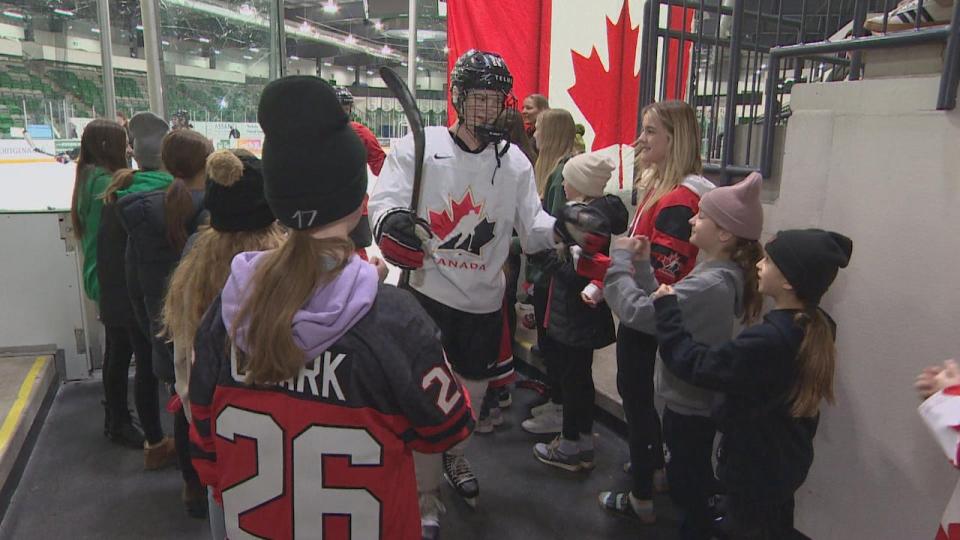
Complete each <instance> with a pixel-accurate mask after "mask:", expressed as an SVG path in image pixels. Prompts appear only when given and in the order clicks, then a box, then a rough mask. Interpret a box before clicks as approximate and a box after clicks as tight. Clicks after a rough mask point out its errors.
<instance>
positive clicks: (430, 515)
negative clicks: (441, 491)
mask: <svg viewBox="0 0 960 540" xmlns="http://www.w3.org/2000/svg"><path fill="white" fill-rule="evenodd" d="M446 511H447V509H446V507H444V506H443V503H442V502H440V497H439V496H438V493H437V492H436V491H431V492H427V493H421V494H420V537H421V539H422V540H436V539H437V538H439V537H440V516H441V515H442V514H444V513H446Z"/></svg>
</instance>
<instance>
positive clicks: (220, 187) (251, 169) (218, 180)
mask: <svg viewBox="0 0 960 540" xmlns="http://www.w3.org/2000/svg"><path fill="white" fill-rule="evenodd" d="M203 207H204V208H206V209H207V211H208V212H209V213H210V226H211V227H213V228H214V229H216V230H218V231H220V232H237V231H256V230H258V229H262V228H264V227H266V226H268V225H270V224H271V223H273V222H274V221H275V219H276V218H275V217H274V216H273V212H272V211H271V210H270V206H269V205H268V204H267V200H266V199H265V198H264V196H263V169H262V167H261V165H260V160H259V159H257V157H256V156H254V155H253V154H251V153H250V152H248V151H246V150H218V151H216V152H214V153H212V154H210V156H209V157H207V189H206V192H205V193H204V196H203Z"/></svg>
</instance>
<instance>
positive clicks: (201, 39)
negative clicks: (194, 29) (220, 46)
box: [197, 37, 210, 43]
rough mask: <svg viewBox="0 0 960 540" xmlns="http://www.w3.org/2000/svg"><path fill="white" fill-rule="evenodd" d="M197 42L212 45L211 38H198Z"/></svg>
mask: <svg viewBox="0 0 960 540" xmlns="http://www.w3.org/2000/svg"><path fill="white" fill-rule="evenodd" d="M197 41H199V42H200V43H210V38H205V37H198V38H197Z"/></svg>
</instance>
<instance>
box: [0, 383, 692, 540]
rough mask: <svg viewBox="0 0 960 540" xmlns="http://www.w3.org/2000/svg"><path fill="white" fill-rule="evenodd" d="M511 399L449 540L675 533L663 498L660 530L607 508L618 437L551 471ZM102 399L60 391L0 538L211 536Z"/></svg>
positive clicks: (483, 451)
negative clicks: (477, 494) (106, 422)
mask: <svg viewBox="0 0 960 540" xmlns="http://www.w3.org/2000/svg"><path fill="white" fill-rule="evenodd" d="M131 387H132V385H131ZM513 395H514V401H515V402H514V405H513V406H512V407H511V408H509V409H507V410H506V411H505V418H506V422H505V424H504V426H503V427H501V428H500V429H499V430H498V431H497V432H496V433H493V434H489V435H477V436H475V437H474V439H473V442H472V443H471V447H470V449H469V450H468V452H467V455H468V457H470V459H471V461H472V463H473V465H474V469H475V471H477V473H478V475H479V477H480V485H481V502H480V506H479V508H478V509H476V510H473V509H470V508H469V507H467V505H465V504H464V503H463V502H462V501H460V500H457V499H456V496H455V495H454V493H453V492H452V490H449V489H446V486H445V492H444V498H445V502H446V506H447V514H446V515H445V517H444V519H443V528H442V538H443V539H444V540H453V539H457V540H480V539H497V540H501V539H507V540H512V539H517V540H540V539H551V540H553V539H564V540H566V539H569V540H574V539H576V540H592V539H598V540H599V539H610V540H619V539H631V540H635V539H637V538H642V539H673V538H676V533H675V530H676V525H677V524H676V521H675V519H674V518H673V512H672V511H671V509H670V504H669V501H668V499H667V498H666V497H661V498H658V500H657V508H658V511H659V517H660V520H659V522H658V524H657V525H656V526H653V527H648V526H641V525H640V524H639V523H638V522H635V521H633V520H630V519H627V518H622V517H619V516H613V515H609V514H607V513H605V512H604V511H603V510H601V509H600V507H599V506H598V504H597V502H596V496H597V492H599V491H601V490H604V489H610V488H614V487H619V488H623V487H626V485H627V477H626V475H625V474H624V473H623V471H622V469H621V467H622V464H623V462H624V461H625V460H626V458H627V448H626V443H625V442H624V441H623V439H622V438H621V437H619V436H618V435H617V434H615V433H614V432H612V431H611V430H610V429H608V428H607V427H606V426H603V425H600V424H597V425H596V428H595V431H596V432H597V433H598V434H599V439H598V445H597V468H596V469H595V470H593V471H592V472H590V473H568V472H565V471H561V470H558V469H554V468H552V467H548V466H546V465H543V464H541V463H540V462H538V461H536V460H535V459H534V457H533V453H532V446H533V444H534V443H535V442H537V441H538V440H547V439H546V438H544V437H542V438H539V439H537V438H535V437H534V436H531V435H529V434H527V433H525V432H523V431H522V430H521V429H520V422H521V421H522V420H523V418H525V416H526V412H527V410H528V406H529V404H530V403H531V402H532V401H533V399H534V394H533V393H532V392H530V391H528V390H514V391H513ZM100 396H101V386H100V383H99V381H88V382H81V383H70V384H67V385H65V386H63V387H62V388H60V390H59V393H58V395H57V397H56V399H55V402H54V403H53V406H52V407H51V409H50V413H49V415H48V416H47V419H46V422H45V424H44V426H43V429H42V430H41V432H40V435H39V437H38V439H37V443H36V447H35V448H34V450H33V453H32V455H31V457H30V461H29V462H28V464H27V466H26V469H25V470H24V473H23V478H22V480H21V482H20V485H19V487H18V489H17V491H16V493H15V494H14V496H13V499H12V501H11V503H10V507H9V508H8V511H7V513H6V516H5V518H4V521H3V523H2V524H0V539H2V540H6V539H58V538H70V539H85V538H91V539H93V538H138V539H139V538H175V539H207V538H209V529H208V528H207V523H206V521H200V520H195V519H191V518H189V517H187V515H186V514H185V513H184V511H183V507H182V506H181V504H180V486H181V480H180V475H179V472H178V471H176V470H175V469H173V468H170V469H167V470H163V471H155V472H146V471H144V470H143V457H142V454H141V453H140V452H138V451H135V450H129V449H124V448H120V447H118V446H115V445H113V444H111V443H109V442H108V441H107V440H106V439H105V438H104V437H103V435H102V434H101V429H102V426H103V424H102V422H103V416H102V409H101V407H100V403H99V402H100ZM164 416H165V421H167V431H168V432H171V431H172V429H171V428H170V425H169V419H170V417H169V415H166V414H164Z"/></svg>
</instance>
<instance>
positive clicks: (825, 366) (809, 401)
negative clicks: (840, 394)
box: [790, 305, 837, 418]
mask: <svg viewBox="0 0 960 540" xmlns="http://www.w3.org/2000/svg"><path fill="white" fill-rule="evenodd" d="M794 321H795V322H796V323H797V324H799V325H800V326H801V327H803V342H801V343H800V352H799V353H798V354H797V371H796V378H795V380H794V383H793V387H792V388H791V389H790V412H791V414H793V416H794V417H796V418H805V417H811V416H815V415H816V414H817V412H818V411H819V409H820V400H824V399H825V400H826V401H827V403H831V404H832V403H833V401H834V399H833V371H834V368H835V365H836V357H837V349H836V347H835V345H834V340H833V327H832V326H831V325H830V322H829V321H828V320H827V316H826V315H825V314H824V313H823V311H821V310H820V308H819V307H817V306H815V305H806V306H804V309H803V311H801V312H800V313H797V315H796V317H795V318H794Z"/></svg>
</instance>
